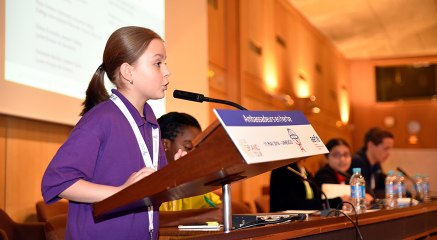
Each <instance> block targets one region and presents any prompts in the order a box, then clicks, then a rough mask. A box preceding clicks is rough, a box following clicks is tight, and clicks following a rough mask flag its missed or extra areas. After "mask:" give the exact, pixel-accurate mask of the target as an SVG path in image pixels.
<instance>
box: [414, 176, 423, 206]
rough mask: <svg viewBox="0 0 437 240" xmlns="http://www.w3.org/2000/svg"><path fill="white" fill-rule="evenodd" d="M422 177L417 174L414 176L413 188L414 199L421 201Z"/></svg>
mask: <svg viewBox="0 0 437 240" xmlns="http://www.w3.org/2000/svg"><path fill="white" fill-rule="evenodd" d="M422 182H423V181H422V177H421V176H420V175H419V174H416V175H415V176H414V189H415V190H416V199H417V200H418V201H423V184H422Z"/></svg>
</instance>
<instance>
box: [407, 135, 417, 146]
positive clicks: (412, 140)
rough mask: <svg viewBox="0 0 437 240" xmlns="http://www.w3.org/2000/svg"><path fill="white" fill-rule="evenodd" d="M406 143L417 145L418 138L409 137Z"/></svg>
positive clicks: (414, 136)
mask: <svg viewBox="0 0 437 240" xmlns="http://www.w3.org/2000/svg"><path fill="white" fill-rule="evenodd" d="M408 142H409V143H410V144H417V142H419V138H418V137H417V136H416V135H411V136H410V137H409V138H408Z"/></svg>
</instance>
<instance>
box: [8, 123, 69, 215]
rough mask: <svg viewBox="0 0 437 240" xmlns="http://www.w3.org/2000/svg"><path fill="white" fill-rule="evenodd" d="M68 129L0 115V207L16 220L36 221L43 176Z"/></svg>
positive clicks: (67, 127) (64, 138) (65, 137)
mask: <svg viewBox="0 0 437 240" xmlns="http://www.w3.org/2000/svg"><path fill="white" fill-rule="evenodd" d="M71 129H72V127H71V126H64V125H59V124H53V123H48V122H40V121H35V120H29V119H23V118H17V117H12V116H5V115H0V144H1V145H0V153H1V155H0V164H1V167H0V169H1V170H0V177H1V179H0V197H1V199H0V207H1V208H2V209H5V210H6V212H7V213H8V214H9V215H10V216H11V217H12V218H13V219H14V220H15V221H18V222H24V221H32V220H35V219H36V218H35V204H36V202H37V201H39V200H42V196H41V178H42V175H43V173H44V170H45V169H46V167H47V165H48V163H49V162H50V160H51V159H52V157H53V156H54V154H55V153H56V151H57V150H58V148H59V147H60V146H61V144H62V143H63V142H64V141H65V140H66V139H67V136H68V134H69V132H70V131H71Z"/></svg>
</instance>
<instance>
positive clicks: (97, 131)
mask: <svg viewBox="0 0 437 240" xmlns="http://www.w3.org/2000/svg"><path fill="white" fill-rule="evenodd" d="M113 93H114V94H116V95H117V96H118V97H119V98H120V99H121V100H122V101H123V103H124V104H125V105H126V107H127V108H128V110H129V112H130V113H131V114H132V116H133V118H134V119H135V122H136V123H137V125H138V128H139V129H140V132H141V134H142V136H143V138H144V139H145V142H146V145H147V147H148V149H149V152H150V154H151V155H152V154H153V151H152V145H153V144H152V127H154V128H155V127H159V125H158V122H157V120H156V117H155V114H154V113H153V111H152V109H151V107H150V106H149V105H148V104H146V105H145V106H144V110H143V112H144V116H145V118H144V119H143V118H142V117H141V116H140V114H139V113H138V112H137V111H136V109H135V108H134V106H133V105H132V104H131V103H130V102H129V101H128V100H127V99H126V98H125V97H124V96H123V95H122V94H121V93H120V92H118V91H117V90H113ZM151 158H152V159H153V156H151ZM166 164H167V160H166V158H165V152H164V148H163V146H162V142H161V141H159V164H158V168H162V167H163V166H165V165H166ZM144 166H145V163H144V161H143V158H142V156H141V152H140V149H139V146H138V143H137V140H136V138H135V135H134V133H133V131H132V128H131V126H130V124H129V122H128V121H127V119H126V118H125V116H124V115H123V113H122V112H121V111H120V110H119V109H118V107H117V106H116V105H115V104H114V102H112V101H111V100H107V101H104V102H102V103H100V104H98V105H97V106H95V107H93V108H92V109H91V110H90V111H89V112H87V113H86V114H85V115H84V116H83V117H82V118H81V119H80V121H79V122H78V123H77V125H76V126H75V128H74V129H73V131H72V132H71V134H70V136H69V137H68V139H67V141H66V142H65V143H64V144H63V145H62V146H61V148H60V149H59V150H58V152H57V153H56V155H55V156H54V158H53V159H52V161H51V162H50V164H49V166H48V167H47V169H46V172H45V173H44V176H43V179H42V195H43V197H44V200H45V201H46V202H47V203H52V202H56V201H57V200H59V199H60V198H59V197H58V195H59V194H60V193H61V192H63V191H64V190H65V189H67V188H68V187H70V186H71V185H72V184H74V183H75V182H76V181H77V180H79V179H83V180H86V181H89V182H93V183H97V184H103V185H110V186H120V185H122V184H123V183H124V182H125V181H126V180H127V179H128V177H129V176H130V175H131V174H132V173H133V172H136V171H138V170H140V169H141V168H143V167H144ZM158 208H159V206H155V207H154V209H155V212H154V217H153V225H154V231H153V232H154V238H155V239H156V238H157V234H158V229H159V224H158V211H157V210H158ZM92 210H93V209H92V205H91V204H85V203H77V202H72V201H70V202H69V210H68V220H67V228H66V239H74V240H76V239H77V240H86V239H92V240H97V239H117V240H119V239H149V238H150V236H149V231H148V228H149V219H148V215H147V208H146V207H144V208H137V209H131V210H129V211H127V212H124V213H123V214H122V215H121V216H117V217H113V218H109V219H105V220H103V221H99V222H96V221H95V220H94V218H93V213H92Z"/></svg>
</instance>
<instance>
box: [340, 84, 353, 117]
mask: <svg viewBox="0 0 437 240" xmlns="http://www.w3.org/2000/svg"><path fill="white" fill-rule="evenodd" d="M338 103H339V108H340V119H341V121H342V122H343V124H344V125H346V124H347V123H348V122H349V113H350V105H349V94H348V92H347V89H346V88H345V87H344V86H343V87H342V88H341V89H340V92H339V96H338Z"/></svg>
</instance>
